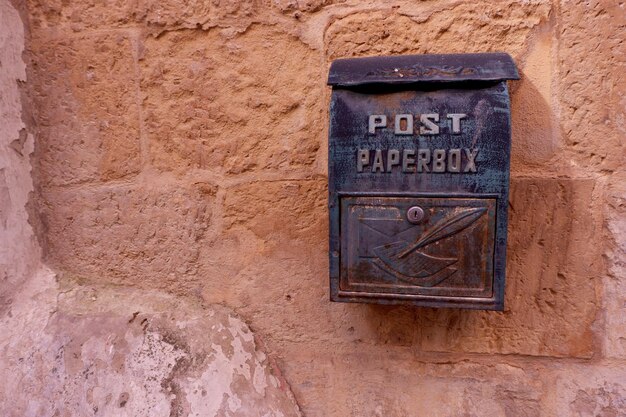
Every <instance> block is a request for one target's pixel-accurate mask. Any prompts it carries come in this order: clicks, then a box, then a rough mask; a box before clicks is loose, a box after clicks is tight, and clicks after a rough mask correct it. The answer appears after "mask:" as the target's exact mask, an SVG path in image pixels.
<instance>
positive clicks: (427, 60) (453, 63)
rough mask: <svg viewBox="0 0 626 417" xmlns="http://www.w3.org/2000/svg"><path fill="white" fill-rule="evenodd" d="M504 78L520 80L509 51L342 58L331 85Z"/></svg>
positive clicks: (336, 63)
mask: <svg viewBox="0 0 626 417" xmlns="http://www.w3.org/2000/svg"><path fill="white" fill-rule="evenodd" d="M502 80H519V74H518V72H517V68H516V67H515V63H514V62H513V59H512V58H511V56H510V55H509V54H506V53H480V54H442V55H435V54H432V55H395V56H374V57H365V58H347V59H338V60H336V61H334V62H333V63H332V65H331V66H330V73H329V75H328V85H332V86H334V87H351V86H359V85H366V84H415V83H431V82H433V83H442V82H457V83H458V82H463V81H502Z"/></svg>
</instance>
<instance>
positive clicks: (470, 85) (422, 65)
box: [328, 53, 519, 310]
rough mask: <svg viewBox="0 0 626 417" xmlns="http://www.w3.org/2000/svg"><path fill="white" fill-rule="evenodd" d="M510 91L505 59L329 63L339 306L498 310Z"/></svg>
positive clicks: (333, 261)
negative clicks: (395, 305) (375, 304)
mask: <svg viewBox="0 0 626 417" xmlns="http://www.w3.org/2000/svg"><path fill="white" fill-rule="evenodd" d="M512 79H519V76H518V73H517V70H516V68H515V64H514V63H513V60H512V59H511V57H510V56H509V55H507V54H504V53H484V54H451V55H407V56H387V57H368V58H354V59H340V60H337V61H334V62H333V63H332V65H331V67H330V74H329V78H328V84H329V85H331V86H332V98H331V104H330V129H329V144H328V145H329V147H328V181H329V212H330V244H329V248H330V254H329V256H330V290H331V291H330V294H331V300H332V301H346V302H367V303H379V304H408V305H414V306H430V307H459V308H473V309H485V310H502V309H503V304H504V279H505V257H506V256H505V251H506V234H507V205H508V194H509V165H510V148H511V120H510V104H509V93H508V88H507V83H506V80H512Z"/></svg>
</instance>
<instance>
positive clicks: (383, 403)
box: [0, 0, 626, 417]
mask: <svg viewBox="0 0 626 417" xmlns="http://www.w3.org/2000/svg"><path fill="white" fill-rule="evenodd" d="M22 6H23V9H24V10H25V13H24V14H25V15H26V16H27V22H26V23H27V27H28V28H29V30H28V33H27V43H26V55H25V59H26V62H27V63H28V82H27V83H26V86H25V87H24V88H25V91H26V92H27V95H28V97H29V100H31V101H32V109H31V111H32V113H33V114H34V122H33V125H32V127H31V128H32V132H33V134H34V149H35V158H34V167H35V170H34V178H35V182H36V184H37V196H36V198H34V199H33V206H34V207H36V210H33V213H31V217H32V219H31V221H32V222H33V224H35V223H37V224H39V226H38V227H37V233H38V236H39V238H40V241H41V242H42V249H43V252H44V254H45V258H44V259H45V262H46V264H47V265H49V266H50V267H51V268H52V269H53V270H54V271H55V273H56V279H57V281H58V283H59V284H58V285H59V286H60V287H61V288H67V289H76V288H91V289H94V288H97V291H104V292H105V293H107V294H109V293H110V292H111V291H113V289H117V288H127V290H125V291H126V293H127V294H133V297H136V298H137V299H142V297H144V295H143V294H149V293H150V292H151V291H157V292H159V293H169V294H170V295H168V296H167V297H169V296H173V297H176V299H180V300H183V301H181V303H182V304H181V305H187V304H185V303H192V304H193V303H199V304H201V305H215V304H220V305H222V306H225V307H227V308H229V309H232V310H234V311H235V312H236V313H237V314H238V315H239V316H240V317H241V319H242V320H244V321H245V322H246V323H248V324H249V326H250V328H251V329H253V330H254V333H255V335H256V337H257V339H258V340H262V341H263V345H264V346H265V350H266V351H267V352H268V353H269V355H270V356H271V357H272V358H274V359H275V362H274V363H275V367H274V368H273V369H274V372H278V371H277V370H278V369H280V370H281V371H282V374H283V376H284V378H285V380H286V382H284V383H282V384H283V385H281V386H283V387H287V383H288V384H289V386H290V387H291V390H292V391H293V394H294V396H295V401H297V403H298V406H299V408H300V410H301V412H302V414H303V415H305V416H321V417H326V416H339V417H343V416H358V417H361V416H389V417H394V416H413V415H415V416H569V415H572V416H579V415H580V416H597V415H601V416H618V415H623V414H626V318H624V317H625V316H624V305H625V304H626V274H625V273H624V248H625V247H626V241H625V240H626V238H625V236H626V230H625V229H626V221H625V220H624V219H625V217H624V215H625V213H624V212H625V209H624V199H625V197H626V178H625V176H626V174H624V172H625V171H624V169H623V164H624V157H625V150H624V136H625V134H626V110H625V109H626V98H625V92H626V88H625V87H626V77H624V75H623V74H624V73H625V70H626V43H625V42H626V41H625V40H624V28H625V25H626V7H625V6H624V4H622V3H620V2H616V1H613V0H591V1H582V0H560V1H559V0H553V1H551V0H530V1H523V2H521V1H512V0H501V1H488V0H477V1H469V0H468V1H462V0H432V1H384V0H366V1H355V0H346V1H340V0H336V1H333V0H249V1H236V0H230V1H224V0H212V1H210V0H192V1H179V0H161V1H153V0H141V1H123V0H119V1H116V0H111V1H107V2H101V1H95V0H88V1H81V2H65V1H60V0H52V1H44V0H29V1H28V2H27V3H26V4H24V5H22ZM3 7H5V8H6V7H8V6H3ZM2 10H4V9H2ZM7 10H8V9H7ZM5 16H7V15H3V21H5V20H7V18H6V17H5ZM8 20H11V22H13V21H15V17H13V18H11V17H10V18H9V19H8ZM7 27H8V26H7ZM4 28H5V27H3V28H2V30H3V31H5V30H6V29H4ZM20 30H21V29H19V28H17V27H11V28H10V29H9V30H8V31H7V32H8V33H13V34H14V33H18V35H17V36H18V37H19V32H20ZM2 36H3V35H1V34H0V43H1V40H2V39H4V38H2ZM12 36H14V35H12ZM18 43H19V42H18ZM487 51H504V52H508V53H509V54H511V55H512V56H513V57H514V59H515V61H516V63H517V65H518V68H519V69H520V73H521V75H522V79H521V80H520V81H517V82H512V83H511V84H510V88H511V92H512V112H513V113H512V123H513V150H512V173H511V174H512V180H511V201H510V210H509V241H508V254H507V255H508V257H507V288H506V309H505V311H504V312H501V313H498V312H480V311H463V310H454V309H440V310H436V309H415V308H402V307H386V306H373V305H358V304H338V303H330V302H329V301H328V260H327V248H328V242H327V239H328V218H327V207H326V199H327V188H326V183H327V177H326V172H327V168H326V166H327V153H326V143H327V142H326V141H327V124H328V113H327V111H328V110H327V108H328V102H329V96H330V90H329V88H328V87H327V86H326V85H325V82H326V75H327V71H328V67H329V64H330V62H331V61H332V60H333V59H336V58H340V57H352V56H365V55H377V54H405V53H406V54H408V53H448V52H487ZM19 53H20V52H19V50H17V52H15V53H13V55H15V56H18V55H19ZM1 62H2V65H3V66H2V68H3V75H2V77H5V74H4V68H5V67H4V65H5V64H4V63H5V60H2V61H1ZM15 62H17V64H15V65H16V67H15V68H16V69H15V70H12V71H13V72H12V73H9V80H10V82H12V80H13V79H16V78H17V79H21V80H23V79H24V75H23V71H24V70H23V64H21V63H20V62H19V59H18V60H15ZM7 83H9V81H7ZM5 85H6V84H5V81H4V78H2V84H0V86H2V87H1V88H2V91H3V92H4V90H5V87H4V86H5ZM11 88H13V87H11ZM9 91H13V90H11V89H9ZM16 94H17V93H16ZM16 97H17V96H16ZM14 100H17V98H16V99H14ZM3 104H4V103H3ZM3 117H4V116H3ZM12 123H13V125H12V126H14V127H12V128H11V130H10V131H9V133H10V135H9V136H10V138H8V139H7V140H6V141H8V140H9V139H11V140H13V138H14V137H18V136H16V134H17V133H19V130H20V129H21V128H22V126H21V125H20V124H19V123H18V122H17V121H13V122H12ZM2 133H3V134H4V132H2ZM19 137H23V136H19ZM29 137H30V136H28V135H26V140H25V142H24V143H25V144H26V145H24V146H26V149H27V150H26V151H23V152H22V153H23V154H26V155H27V154H28V149H29V148H28V146H30V147H31V148H32V144H31V145H29V143H32V142H29V140H28V138H29ZM3 141H4V139H3ZM3 152H4V151H3ZM12 157H16V156H15V155H14V156H12ZM0 158H3V156H2V155H1V154H0ZM21 164H22V165H20V166H22V168H20V169H22V170H23V171H24V170H26V171H27V170H28V166H27V162H23V163H21ZM2 172H3V171H0V193H2V189H3V188H2V178H3V177H2V175H3V174H2ZM28 187H30V185H28V184H27V185H26V186H25V187H21V189H23V190H28ZM5 188H6V187H5ZM20 198H22V200H26V199H27V195H24V196H23V197H20ZM20 204H21V205H20V206H18V207H19V210H20V213H21V214H20V216H21V217H22V218H25V217H24V216H26V214H25V213H26V212H25V211H24V210H23V209H22V208H23V204H24V203H20ZM2 212H3V213H4V211H2ZM0 220H1V219H0ZM21 239H22V240H24V239H26V240H28V239H30V238H28V236H26V237H24V238H21ZM31 240H32V239H31ZM13 281H15V280H13ZM13 281H12V280H9V282H10V283H9V284H7V286H8V285H13V284H11V282H13ZM4 288H6V287H0V294H2V292H1V291H2V290H3V289H4ZM94 291H95V290H94ZM116 294H118V295H119V294H124V291H122V293H119V292H118V293H116ZM145 297H147V295H145ZM67 305H68V306H69V307H64V308H65V309H66V310H67V311H69V312H70V313H71V314H77V313H75V310H76V309H78V306H80V305H81V301H80V299H75V300H74V301H73V302H72V303H69V304H67ZM94 308H95V307H94ZM186 308H187V307H185V309H186ZM189 308H190V309H191V307H189ZM162 310H163V309H161V310H159V311H162ZM165 310H167V309H165ZM183 311H186V310H184V309H183ZM189 311H192V310H189ZM0 312H1V310H0ZM127 313H128V312H126V313H119V314H127ZM155 314H156V313H155ZM159 314H165V313H159ZM190 314H191V313H190ZM228 314H233V313H228ZM155 317H156V316H155ZM160 317H161V316H158V317H157V318H155V320H157V322H158V320H160ZM107 320H108V319H107ZM207 340H208V339H207ZM268 367H269V365H268ZM267 369H269V368H267ZM268 372H269V371H268ZM279 385H280V384H279ZM285 389H286V390H288V388H285ZM220 392H222V391H220ZM72 395H73V394H72ZM77 395H78V394H77ZM116 398H117V397H116ZM277 398H278V397H277ZM272 401H273V400H272ZM280 401H287V403H288V399H281V400H280ZM287 403H285V404H287ZM197 404H199V403H197ZM224 404H226V405H227V403H224ZM281 404H283V403H281ZM268 407H269V406H268ZM281 407H283V408H281V410H283V411H284V410H286V409H289V410H292V408H289V407H291V405H289V406H287V408H285V407H286V406H284V405H281ZM268 409H269V408H268ZM182 410H183V411H181V414H175V415H188V414H184V412H189V408H187V409H182ZM220 410H221V411H219V413H222V414H219V413H218V414H210V413H208V414H206V415H257V414H251V413H252V412H251V411H249V410H250V409H243V408H242V409H238V410H239V411H236V410H235V411H233V410H234V408H233V409H230V408H227V407H226V406H224V407H223V408H221V409H220ZM283 411H281V412H283ZM289 412H291V411H289ZM68 413H69V414H68V415H85V414H81V413H79V412H77V411H74V414H72V408H71V407H70V408H68ZM229 413H230V414H229ZM94 415H95V412H94ZM153 415H161V414H153ZM163 415H167V414H163ZM258 415H262V414H260V413H259V414H258ZM272 415H274V414H272ZM276 415H278V414H276Z"/></svg>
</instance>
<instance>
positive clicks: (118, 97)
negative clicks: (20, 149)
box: [32, 33, 141, 185]
mask: <svg viewBox="0 0 626 417" xmlns="http://www.w3.org/2000/svg"><path fill="white" fill-rule="evenodd" d="M32 50H33V73H34V85H33V96H34V97H33V98H34V102H35V105H36V108H37V120H38V123H37V125H38V130H39V133H38V135H37V139H36V140H37V147H38V154H39V166H40V168H41V172H40V174H39V176H40V178H41V180H42V182H43V184H45V185H66V184H75V183H84V182H102V181H108V180H113V179H119V178H125V177H128V176H131V175H134V174H136V173H137V172H139V170H140V168H141V146H140V138H139V110H138V109H139V106H138V94H137V86H138V84H137V76H136V74H137V71H136V67H135V64H134V58H133V46H132V40H131V39H130V38H129V37H128V36H126V35H123V34H119V33H112V34H102V35H84V36H82V35H81V36H78V37H71V38H66V39H48V38H35V39H33V41H32Z"/></svg>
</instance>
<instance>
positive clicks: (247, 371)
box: [0, 274, 300, 417]
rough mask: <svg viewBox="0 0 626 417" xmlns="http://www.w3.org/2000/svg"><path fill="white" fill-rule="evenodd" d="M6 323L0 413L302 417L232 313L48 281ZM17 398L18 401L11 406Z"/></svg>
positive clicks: (34, 284)
mask: <svg viewBox="0 0 626 417" xmlns="http://www.w3.org/2000/svg"><path fill="white" fill-rule="evenodd" d="M16 298H17V299H18V300H19V301H20V303H19V305H16V306H15V307H14V308H12V309H11V311H10V313H9V314H8V315H6V316H4V317H2V319H0V323H1V324H2V327H3V328H5V329H6V328H10V329H11V330H12V331H11V332H3V334H2V335H0V354H2V357H3V361H2V366H1V368H0V371H1V372H2V373H3V374H4V375H22V377H21V378H20V381H19V383H17V384H12V383H9V384H3V385H2V388H0V396H1V398H2V399H3V401H1V402H0V413H1V414H2V415H3V416H7V417H9V416H15V417H17V416H20V417H21V416H24V417H27V416H33V417H34V416H41V415H59V416H70V415H71V416H98V415H107V416H108V415H115V416H132V417H140V416H146V417H148V416H150V417H158V416H163V417H166V416H232V417H236V416H241V417H252V416H259V417H261V416H264V417H265V416H267V417H270V416H271V417H289V416H299V415H300V412H299V410H298V407H297V405H296V404H295V402H294V401H293V397H292V396H291V395H290V391H289V388H288V386H286V385H285V384H286V383H285V381H284V380H283V379H282V377H281V376H280V372H279V371H278V369H277V368H275V367H274V366H273V365H272V364H271V363H270V362H269V359H268V357H267V356H266V355H265V353H263V352H262V351H261V350H259V349H258V346H257V342H256V341H255V339H254V336H253V334H252V332H251V331H250V329H249V328H248V327H247V326H246V325H245V323H243V322H242V321H241V319H239V318H238V317H236V316H234V315H233V314H232V312H231V311H229V310H228V309H226V308H221V307H208V308H206V307H205V308H203V307H202V306H200V305H194V304H192V303H189V302H184V301H182V300H180V299H176V298H175V297H172V296H166V295H163V294H159V293H155V292H153V291H141V292H139V291H137V290H131V289H127V288H122V289H119V288H118V289H116V290H106V289H100V288H94V287H80V286H73V287H72V288H71V289H68V288H65V289H63V290H62V291H60V289H59V288H57V285H56V283H55V282H54V275H52V274H42V275H39V276H37V277H35V278H34V279H32V280H31V281H29V285H27V286H26V287H25V288H24V290H23V291H22V292H20V293H18V294H16ZM8 398H11V399H12V400H11V401H6V399H8Z"/></svg>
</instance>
